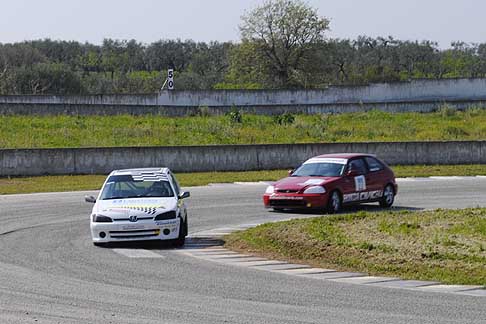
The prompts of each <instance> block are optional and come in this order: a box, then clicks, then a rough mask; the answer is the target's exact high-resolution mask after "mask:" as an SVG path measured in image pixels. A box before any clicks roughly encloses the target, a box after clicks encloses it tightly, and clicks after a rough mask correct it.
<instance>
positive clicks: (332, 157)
mask: <svg viewBox="0 0 486 324" xmlns="http://www.w3.org/2000/svg"><path fill="white" fill-rule="evenodd" d="M397 190H398V186H397V183H396V181H395V175H394V174H393V171H392V170H391V169H390V168H389V167H388V166H387V165H386V164H385V163H384V162H383V161H381V160H379V159H378V158H377V157H376V156H374V155H370V154H350V153H346V154H326V155H320V156H316V157H313V158H311V159H309V160H307V161H305V162H304V164H302V165H301V166H300V167H298V168H297V169H296V170H293V171H289V177H287V178H285V179H282V180H279V181H277V182H276V183H275V184H274V185H272V186H269V187H268V188H267V190H266V191H265V194H264V195H263V202H264V204H265V207H266V208H273V209H274V210H277V211H278V210H283V209H321V210H326V211H327V212H329V213H336V212H338V211H340V210H341V207H342V206H343V205H348V204H359V203H368V202H379V203H380V206H382V207H391V205H393V202H394V200H395V195H396V194H397Z"/></svg>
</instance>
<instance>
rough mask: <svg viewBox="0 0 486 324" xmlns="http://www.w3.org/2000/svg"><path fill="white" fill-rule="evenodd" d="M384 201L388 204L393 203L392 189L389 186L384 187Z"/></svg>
mask: <svg viewBox="0 0 486 324" xmlns="http://www.w3.org/2000/svg"><path fill="white" fill-rule="evenodd" d="M385 202H386V203H387V204H388V205H390V204H391V203H393V189H392V188H391V187H390V186H387V187H386V188H385Z"/></svg>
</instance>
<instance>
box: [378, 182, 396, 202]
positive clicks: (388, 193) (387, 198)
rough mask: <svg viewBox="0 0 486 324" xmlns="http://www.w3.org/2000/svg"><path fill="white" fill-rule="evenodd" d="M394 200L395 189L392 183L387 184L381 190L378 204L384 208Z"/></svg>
mask: <svg viewBox="0 0 486 324" xmlns="http://www.w3.org/2000/svg"><path fill="white" fill-rule="evenodd" d="M394 201H395V191H394V190H393V187H392V185H387V186H386V187H385V190H383V198H382V199H381V200H380V206H381V207H384V208H389V207H391V206H392V205H393V202H394Z"/></svg>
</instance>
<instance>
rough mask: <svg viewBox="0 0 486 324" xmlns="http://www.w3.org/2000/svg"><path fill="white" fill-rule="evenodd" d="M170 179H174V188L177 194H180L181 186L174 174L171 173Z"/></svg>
mask: <svg viewBox="0 0 486 324" xmlns="http://www.w3.org/2000/svg"><path fill="white" fill-rule="evenodd" d="M169 176H170V179H171V180H172V185H173V186H174V190H175V192H176V195H177V196H179V194H180V193H181V188H180V186H179V183H178V182H177V179H176V178H175V177H174V176H173V175H172V173H169Z"/></svg>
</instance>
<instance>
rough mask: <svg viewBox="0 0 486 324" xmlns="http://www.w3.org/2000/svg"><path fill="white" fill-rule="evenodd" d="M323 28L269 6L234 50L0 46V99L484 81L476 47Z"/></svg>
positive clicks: (41, 43)
mask: <svg viewBox="0 0 486 324" xmlns="http://www.w3.org/2000/svg"><path fill="white" fill-rule="evenodd" d="M328 29H329V20H328V19H327V18H324V17H320V16H319V15H318V14H317V11H316V10H315V9H313V8H311V7H309V6H307V5H306V4H305V3H303V2H301V1H300V0H270V1H268V2H266V3H265V4H264V5H263V6H261V7H259V8H257V9H255V10H253V11H251V12H249V13H247V14H246V15H244V16H243V17H242V22H241V25H240V31H241V41H240V42H238V43H233V42H217V41H214V42H210V43H206V42H195V41H192V40H185V41H182V40H160V41H157V42H153V43H150V44H143V43H140V42H137V41H136V40H113V39H105V40H104V41H103V43H102V44H100V45H94V44H90V43H80V42H76V41H62V40H50V39H44V40H34V41H24V42H19V43H13V44H2V43H0V94H2V95H5V94H99V93H154V92H157V91H159V90H160V87H161V86H162V84H163V83H164V81H165V78H166V75H167V69H169V68H172V69H174V70H175V85H176V89H180V90H182V89H193V90H206V89H283V88H286V89H289V88H290V89H316V88H317V89H318V88H325V87H327V86H329V85H362V84H369V83H374V82H395V81H406V80H410V79H415V78H430V79H443V78H458V77H467V78H469V77H471V78H474V77H486V43H482V44H469V43H464V42H454V43H452V44H451V46H450V47H449V48H446V49H441V48H440V47H439V46H438V44H437V43H436V42H433V41H427V40H426V41H403V40H398V39H394V38H393V37H377V38H372V37H366V36H361V37H358V38H357V39H354V40H351V39H328V38H325V32H326V31H327V30H328Z"/></svg>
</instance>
